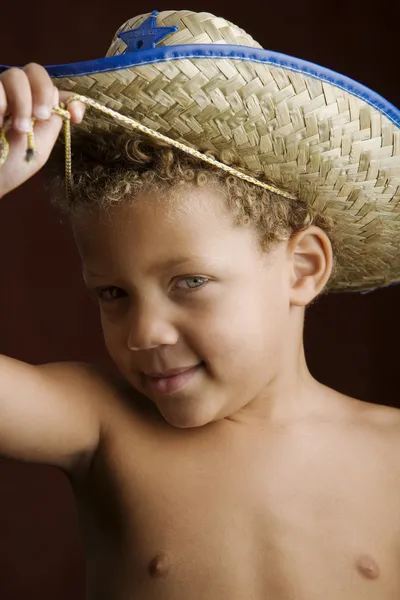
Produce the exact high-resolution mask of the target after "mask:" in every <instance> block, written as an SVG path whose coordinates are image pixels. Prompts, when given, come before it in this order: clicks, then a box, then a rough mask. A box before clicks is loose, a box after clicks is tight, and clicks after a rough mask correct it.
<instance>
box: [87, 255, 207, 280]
mask: <svg viewBox="0 0 400 600" xmlns="http://www.w3.org/2000/svg"><path fill="white" fill-rule="evenodd" d="M196 261H202V262H204V257H202V256H196V255H192V256H178V257H176V258H171V259H169V260H165V261H162V262H158V263H156V264H154V265H153V266H152V267H151V268H150V272H151V273H154V272H155V271H162V270H166V269H170V268H172V267H178V266H180V265H182V264H185V263H188V262H196ZM83 273H84V275H89V276H91V277H105V273H98V272H96V271H92V270H91V269H85V270H84V271H83Z"/></svg>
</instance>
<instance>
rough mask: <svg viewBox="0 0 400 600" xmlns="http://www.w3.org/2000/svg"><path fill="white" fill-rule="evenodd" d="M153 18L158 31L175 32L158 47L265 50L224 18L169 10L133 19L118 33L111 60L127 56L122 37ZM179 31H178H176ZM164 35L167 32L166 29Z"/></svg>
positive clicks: (162, 40) (205, 13)
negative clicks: (219, 46) (220, 46)
mask: <svg viewBox="0 0 400 600" xmlns="http://www.w3.org/2000/svg"><path fill="white" fill-rule="evenodd" d="M151 17H154V18H155V21H154V22H155V23H156V27H157V28H158V27H164V28H171V32H170V33H168V32H166V33H165V35H164V36H163V37H162V39H160V41H157V42H156V45H157V46H177V45H181V44H232V45H236V46H248V47H253V48H261V47H262V46H261V45H260V44H259V43H258V42H256V41H255V40H254V39H253V38H252V37H251V36H250V35H249V34H248V33H246V32H245V31H244V30H243V29H240V27H238V26H237V25H234V24H233V23H230V22H229V21H227V20H226V19H224V18H222V17H216V16H215V15H213V14H211V13H208V12H199V13H197V12H193V11H190V10H176V11H175V10H174V11H173V10H166V11H162V12H160V13H157V11H154V13H146V14H143V15H138V16H136V17H133V18H131V19H129V20H128V21H126V22H125V23H123V25H121V27H120V28H119V29H118V31H117V32H116V33H115V35H114V37H113V40H112V42H111V46H110V47H109V49H108V51H107V54H106V57H107V56H116V55H118V54H124V53H125V52H127V51H132V49H129V50H128V45H127V43H126V42H125V41H123V39H121V37H119V36H120V34H121V33H122V34H123V33H124V32H128V31H132V30H137V29H138V28H140V27H141V26H143V25H144V24H145V23H146V21H150V19H151ZM174 28H176V30H175V31H173V29H174ZM164 31H167V30H166V29H164ZM159 37H161V36H159ZM141 46H142V44H139V46H138V48H137V50H136V51H140V48H141Z"/></svg>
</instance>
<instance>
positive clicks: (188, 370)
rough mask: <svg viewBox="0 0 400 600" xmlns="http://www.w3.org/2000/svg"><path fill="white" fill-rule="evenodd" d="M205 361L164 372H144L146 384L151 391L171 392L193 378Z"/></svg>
mask: <svg viewBox="0 0 400 600" xmlns="http://www.w3.org/2000/svg"><path fill="white" fill-rule="evenodd" d="M203 364H204V363H203V362H201V363H198V364H197V365H193V366H191V367H181V368H180V369H171V370H169V371H165V372H164V373H162V374H161V376H160V374H159V373H143V380H144V385H145V387H146V388H147V389H149V390H151V391H156V392H161V393H162V394H171V393H172V392H176V391H178V390H180V389H181V388H182V387H183V386H184V385H186V384H187V383H188V382H189V381H191V380H192V379H193V377H194V376H195V375H196V374H197V373H198V372H199V371H200V370H201V368H202V366H203Z"/></svg>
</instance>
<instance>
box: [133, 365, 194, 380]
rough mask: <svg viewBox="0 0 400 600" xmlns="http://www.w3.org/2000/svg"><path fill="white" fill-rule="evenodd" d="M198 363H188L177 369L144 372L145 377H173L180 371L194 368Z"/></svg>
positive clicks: (183, 371)
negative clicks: (186, 365)
mask: <svg viewBox="0 0 400 600" xmlns="http://www.w3.org/2000/svg"><path fill="white" fill-rule="evenodd" d="M197 366H198V365H197V364H196V365H190V366H188V367H179V368H177V369H169V370H168V371H157V372H152V373H146V372H145V373H144V374H145V375H146V376H147V377H151V378H152V379H163V378H165V377H173V376H175V375H180V374H181V373H185V372H186V371H189V370H190V369H194V368H195V367H197Z"/></svg>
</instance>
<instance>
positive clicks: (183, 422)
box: [157, 403, 218, 429]
mask: <svg viewBox="0 0 400 600" xmlns="http://www.w3.org/2000/svg"><path fill="white" fill-rule="evenodd" d="M157 408H158V410H159V412H160V413H161V415H162V416H163V418H164V419H165V421H166V422H167V423H169V424H170V425H172V427H176V428H177V429H194V428H196V427H204V425H208V424H209V423H212V422H213V421H215V420H217V418H218V417H217V416H216V415H214V414H212V415H211V414H209V413H208V411H205V410H198V409H197V410H196V409H194V410H190V409H189V410H188V409H187V408H186V407H185V410H177V408H178V407H177V406H176V405H175V406H171V407H170V406H166V405H165V403H163V404H162V405H161V403H160V404H157Z"/></svg>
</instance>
